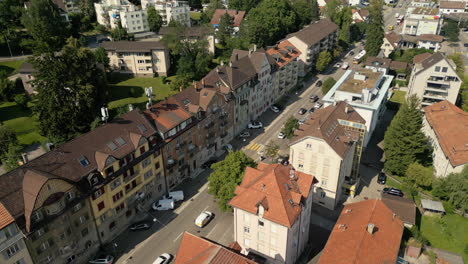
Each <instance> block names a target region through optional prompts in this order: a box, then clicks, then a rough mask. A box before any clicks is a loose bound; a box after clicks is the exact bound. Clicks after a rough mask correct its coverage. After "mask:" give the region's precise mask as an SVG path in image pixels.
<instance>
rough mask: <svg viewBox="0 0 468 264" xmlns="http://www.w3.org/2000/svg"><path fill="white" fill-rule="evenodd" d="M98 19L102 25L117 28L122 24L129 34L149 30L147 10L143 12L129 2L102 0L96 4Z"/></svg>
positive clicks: (125, 0)
mask: <svg viewBox="0 0 468 264" xmlns="http://www.w3.org/2000/svg"><path fill="white" fill-rule="evenodd" d="M94 9H95V11H96V19H97V22H98V23H99V24H100V25H103V26H106V27H110V28H112V29H114V28H117V27H118V24H119V23H121V25H122V27H123V28H125V29H126V30H127V32H128V33H138V32H145V31H148V30H149V25H148V18H147V14H146V11H145V10H141V9H139V8H138V7H136V6H135V5H133V4H132V3H130V2H128V1H127V0H102V1H101V2H99V3H94Z"/></svg>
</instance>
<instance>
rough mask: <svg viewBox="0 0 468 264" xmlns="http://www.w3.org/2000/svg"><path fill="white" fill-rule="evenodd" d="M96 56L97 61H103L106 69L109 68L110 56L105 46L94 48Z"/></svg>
mask: <svg viewBox="0 0 468 264" xmlns="http://www.w3.org/2000/svg"><path fill="white" fill-rule="evenodd" d="M94 57H95V58H96V62H97V63H101V64H102V65H103V66H104V69H105V70H109V69H110V66H109V57H107V52H106V50H105V49H104V48H103V47H99V48H97V49H95V50H94Z"/></svg>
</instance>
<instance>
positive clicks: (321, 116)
mask: <svg viewBox="0 0 468 264" xmlns="http://www.w3.org/2000/svg"><path fill="white" fill-rule="evenodd" d="M339 119H342V120H348V121H352V122H356V123H361V124H365V120H364V119H363V118H362V117H361V116H360V115H359V114H358V112H356V110H354V108H353V107H352V106H351V105H348V104H347V103H346V102H344V101H340V102H338V103H337V104H336V105H329V106H327V107H325V108H322V109H319V110H316V111H315V113H314V114H313V115H311V117H310V118H309V119H307V120H306V121H305V123H304V124H302V125H301V126H300V127H299V129H297V130H296V131H295V132H294V134H295V137H294V138H293V139H292V140H291V143H290V145H293V144H296V143H297V142H299V141H300V140H302V139H303V138H306V137H317V138H321V139H323V140H325V142H327V144H328V145H330V147H331V148H333V149H334V150H335V152H336V153H337V154H338V155H339V156H340V157H344V156H345V154H346V152H347V151H348V149H349V147H350V146H351V145H350V144H349V142H350V141H354V140H355V138H356V137H357V136H356V135H355V134H354V133H352V131H347V130H345V129H344V128H343V127H342V126H341V125H339V123H338V120H339Z"/></svg>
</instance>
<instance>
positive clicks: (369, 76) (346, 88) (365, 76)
mask: <svg viewBox="0 0 468 264" xmlns="http://www.w3.org/2000/svg"><path fill="white" fill-rule="evenodd" d="M381 75H382V73H381V72H374V71H373V70H371V69H358V70H354V71H353V72H352V73H351V74H350V75H349V78H346V80H344V82H343V83H342V84H341V85H340V87H339V88H338V90H339V91H343V92H349V93H361V92H362V89H364V88H367V89H369V90H372V89H373V88H374V87H375V85H376V83H377V81H378V80H379V79H380V76H381Z"/></svg>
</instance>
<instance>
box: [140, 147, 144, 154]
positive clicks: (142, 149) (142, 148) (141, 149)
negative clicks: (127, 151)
mask: <svg viewBox="0 0 468 264" xmlns="http://www.w3.org/2000/svg"><path fill="white" fill-rule="evenodd" d="M143 153H145V146H143V147H141V148H140V155H141V154H143Z"/></svg>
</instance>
